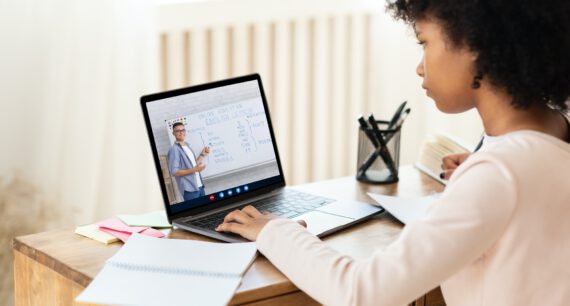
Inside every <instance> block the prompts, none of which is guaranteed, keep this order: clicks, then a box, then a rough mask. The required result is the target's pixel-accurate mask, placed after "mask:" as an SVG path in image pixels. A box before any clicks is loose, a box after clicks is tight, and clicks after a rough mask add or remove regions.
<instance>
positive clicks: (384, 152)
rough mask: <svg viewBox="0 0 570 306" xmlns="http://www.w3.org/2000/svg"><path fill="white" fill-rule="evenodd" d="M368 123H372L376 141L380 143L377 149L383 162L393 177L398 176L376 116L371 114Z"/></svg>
mask: <svg viewBox="0 0 570 306" xmlns="http://www.w3.org/2000/svg"><path fill="white" fill-rule="evenodd" d="M368 123H370V126H372V130H373V131H374V134H375V135H376V140H377V141H378V143H379V146H378V147H377V151H379V153H380V156H381V157H382V160H383V161H384V163H385V164H386V166H387V167H388V169H389V170H390V172H391V173H392V175H394V176H397V172H396V171H397V169H396V166H395V165H394V161H393V160H392V156H391V155H390V152H389V151H388V147H386V142H385V141H384V136H382V133H381V132H380V129H379V128H378V123H376V119H375V118H374V115H372V114H370V115H369V116H368Z"/></svg>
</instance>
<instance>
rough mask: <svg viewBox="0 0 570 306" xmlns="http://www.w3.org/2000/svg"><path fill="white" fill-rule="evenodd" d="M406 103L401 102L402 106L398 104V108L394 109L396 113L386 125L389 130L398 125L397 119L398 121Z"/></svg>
mask: <svg viewBox="0 0 570 306" xmlns="http://www.w3.org/2000/svg"><path fill="white" fill-rule="evenodd" d="M406 103H408V101H404V102H402V104H400V106H398V108H397V109H396V112H395V113H394V115H393V116H392V119H390V123H389V124H388V129H389V130H390V129H392V128H393V127H394V125H395V124H397V123H398V119H400V116H401V115H402V110H404V107H405V106H406Z"/></svg>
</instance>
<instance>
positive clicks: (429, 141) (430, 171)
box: [415, 134, 473, 185]
mask: <svg viewBox="0 0 570 306" xmlns="http://www.w3.org/2000/svg"><path fill="white" fill-rule="evenodd" d="M470 147H471V146H468V145H466V144H465V143H463V142H461V141H460V140H458V139H457V138H454V137H452V136H450V135H445V134H433V135H429V136H428V137H427V138H426V139H425V140H424V143H423V145H422V148H421V150H420V158H419V160H418V161H417V162H416V164H415V166H416V168H418V169H419V170H421V171H422V172H424V173H425V174H427V175H429V176H431V177H432V178H433V179H435V180H437V181H438V182H440V183H442V184H444V185H446V184H447V180H442V179H441V178H440V177H439V174H440V173H441V171H442V169H441V163H442V158H443V157H444V156H446V155H450V154H456V153H469V152H472V151H473V150H471V149H469V148H470Z"/></svg>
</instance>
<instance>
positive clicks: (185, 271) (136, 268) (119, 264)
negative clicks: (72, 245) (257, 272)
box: [107, 261, 241, 278]
mask: <svg viewBox="0 0 570 306" xmlns="http://www.w3.org/2000/svg"><path fill="white" fill-rule="evenodd" d="M107 264H108V265H110V266H113V267H116V268H120V269H125V270H129V271H138V272H151V273H165V274H173V275H193V276H200V277H216V278H236V277H238V278H239V277H241V275H239V274H235V273H224V272H209V271H200V270H194V269H181V268H169V267H158V266H140V265H135V264H131V263H126V262H120V261H109V262H107Z"/></svg>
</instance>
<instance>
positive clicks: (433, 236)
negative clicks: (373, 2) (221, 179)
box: [218, 0, 570, 305]
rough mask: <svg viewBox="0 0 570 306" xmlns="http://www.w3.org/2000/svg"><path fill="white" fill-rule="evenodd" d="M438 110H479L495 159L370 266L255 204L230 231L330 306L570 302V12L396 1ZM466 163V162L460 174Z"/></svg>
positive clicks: (563, 4)
mask: <svg viewBox="0 0 570 306" xmlns="http://www.w3.org/2000/svg"><path fill="white" fill-rule="evenodd" d="M388 9H389V10H391V11H392V13H393V14H394V15H395V17H396V18H399V19H402V20H404V21H406V22H408V23H410V24H411V25H412V26H413V27H414V29H415V31H416V35H417V38H418V41H419V43H420V44H421V45H422V46H423V48H424V56H423V58H422V60H421V62H420V63H419V65H418V67H417V74H418V75H419V76H420V77H422V78H423V84H422V87H423V88H425V90H426V93H427V95H428V96H429V97H431V98H432V99H433V100H434V101H435V103H436V105H437V107H438V109H440V110H441V111H443V112H446V113H460V112H464V111H467V110H470V109H473V108H475V109H477V111H478V113H479V115H480V117H481V120H482V122H483V125H484V128H485V133H486V137H485V141H484V144H483V147H482V148H481V149H480V150H479V151H477V153H474V154H472V155H471V156H469V157H468V158H467V159H465V160H458V161H457V163H456V164H459V163H461V164H460V165H459V166H458V167H457V168H456V169H455V171H454V173H453V175H452V176H451V179H450V181H449V184H448V185H447V187H446V189H445V191H444V193H443V195H442V196H441V198H440V199H439V200H437V201H436V202H434V203H433V206H432V207H431V209H430V211H429V215H428V216H427V218H425V219H424V220H421V221H417V222H414V223H411V224H408V225H406V227H405V228H404V230H403V232H402V234H401V236H400V237H399V238H398V240H397V241H395V242H394V243H393V244H392V245H390V246H389V247H388V248H387V249H385V250H383V251H380V252H377V253H375V254H374V255H373V256H372V257H371V258H370V259H369V260H365V261H356V260H353V259H352V258H350V257H348V256H344V255H343V254H340V253H338V252H336V251H335V250H333V249H331V248H329V247H328V246H327V245H326V244H325V243H323V242H322V241H320V240H319V239H318V238H316V237H314V236H312V235H311V234H310V233H308V232H307V231H306V230H305V228H304V227H303V226H301V225H299V224H298V223H296V222H294V221H291V220H286V219H281V218H278V217H276V216H274V215H271V214H262V213H260V212H259V211H257V210H256V209H255V208H253V207H251V206H249V207H246V208H244V209H243V210H237V211H234V212H232V213H230V214H229V215H228V216H226V218H225V221H224V223H223V224H221V225H220V226H219V227H218V230H220V231H229V232H234V233H237V234H240V235H242V236H243V237H246V238H248V239H250V240H256V241H257V242H256V243H257V245H258V248H259V251H260V252H261V253H263V254H264V255H265V256H266V257H267V258H268V259H269V260H270V261H271V262H272V263H273V264H274V265H275V266H276V267H277V268H278V269H279V270H281V271H282V272H283V273H284V274H285V275H286V276H287V277H288V278H289V279H291V281H292V282H293V283H295V285H297V286H298V287H299V288H300V289H301V290H303V291H305V292H306V293H307V294H309V295H310V296H311V297H313V298H314V299H316V300H317V301H319V302H320V303H323V304H325V305H403V304H406V303H409V302H410V301H412V300H413V299H414V298H416V297H418V296H420V295H421V294H423V293H425V292H427V291H429V290H430V289H432V288H434V287H437V286H438V285H441V288H442V291H443V294H444V297H445V300H446V302H447V304H448V305H569V304H570V265H569V264H568V260H569V259H570V222H569V219H570V128H569V126H570V124H569V123H568V119H567V118H565V116H564V115H563V112H565V111H567V109H568V103H567V101H568V97H569V96H570V2H568V1H553V0H541V1H521V0H518V1H514V0H511V1H506V0H470V1H469V0H463V1H455V0H447V1H446V0H441V1H436V0H432V1H429V0H424V1H421V0H417V1H414V0H397V1H396V2H393V3H390V4H389V5H388ZM452 164H453V163H452Z"/></svg>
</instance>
